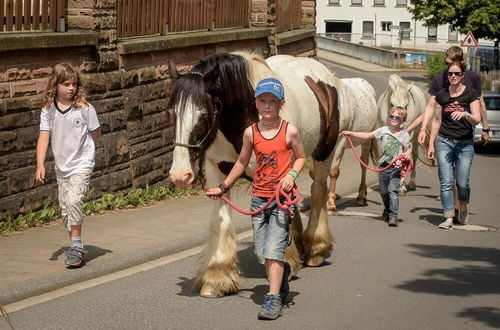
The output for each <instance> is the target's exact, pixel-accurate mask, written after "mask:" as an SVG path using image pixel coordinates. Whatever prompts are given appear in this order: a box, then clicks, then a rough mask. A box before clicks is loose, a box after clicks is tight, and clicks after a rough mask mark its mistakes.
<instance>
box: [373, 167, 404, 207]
mask: <svg viewBox="0 0 500 330" xmlns="http://www.w3.org/2000/svg"><path fill="white" fill-rule="evenodd" d="M387 165H388V163H383V164H380V167H386V166H387ZM400 182H401V169H400V168H397V167H395V166H391V167H389V168H388V169H387V170H385V171H383V172H380V175H379V177H378V185H379V189H380V197H382V202H383V203H384V208H385V209H386V210H389V217H397V216H398V211H399V184H400Z"/></svg>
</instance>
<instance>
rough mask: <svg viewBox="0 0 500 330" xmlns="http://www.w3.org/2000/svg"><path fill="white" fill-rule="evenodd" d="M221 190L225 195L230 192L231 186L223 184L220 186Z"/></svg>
mask: <svg viewBox="0 0 500 330" xmlns="http://www.w3.org/2000/svg"><path fill="white" fill-rule="evenodd" d="M218 187H219V189H220V190H221V191H222V193H223V194H225V193H226V192H227V191H228V190H229V186H228V185H227V184H225V183H224V181H223V182H221V183H220V184H219V186H218Z"/></svg>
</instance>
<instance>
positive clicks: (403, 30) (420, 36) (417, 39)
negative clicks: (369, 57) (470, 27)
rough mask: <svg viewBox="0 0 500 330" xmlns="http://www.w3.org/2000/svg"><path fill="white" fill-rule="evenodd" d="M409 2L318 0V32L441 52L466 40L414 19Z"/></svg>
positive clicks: (371, 43) (450, 30)
mask: <svg viewBox="0 0 500 330" xmlns="http://www.w3.org/2000/svg"><path fill="white" fill-rule="evenodd" d="M408 5H409V0H317V1H316V29H317V33H318V34H322V35H324V34H326V35H327V36H333V37H335V38H339V39H343V40H347V41H351V42H353V43H360V44H361V43H362V44H363V45H366V46H378V47H381V46H392V47H402V48H412V49H421V50H439V51H444V50H446V49H448V48H449V47H450V46H452V45H460V43H461V42H462V41H463V40H464V38H465V35H462V34H460V33H458V32H457V31H456V30H454V29H453V28H451V27H450V26H448V25H439V26H437V27H436V26H429V27H426V26H423V22H422V21H415V20H413V19H412V15H411V14H410V12H409V11H408ZM400 36H402V38H400ZM478 42H479V44H481V45H491V44H492V42H491V41H487V40H483V39H480V40H478ZM464 51H466V50H465V49H464Z"/></svg>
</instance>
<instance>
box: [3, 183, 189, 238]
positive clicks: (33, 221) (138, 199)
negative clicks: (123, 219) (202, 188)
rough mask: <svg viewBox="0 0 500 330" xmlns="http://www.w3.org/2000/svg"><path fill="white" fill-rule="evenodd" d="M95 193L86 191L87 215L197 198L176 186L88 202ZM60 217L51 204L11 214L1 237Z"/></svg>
mask: <svg viewBox="0 0 500 330" xmlns="http://www.w3.org/2000/svg"><path fill="white" fill-rule="evenodd" d="M93 193H94V189H93V188H90V189H89V191H88V192H87V195H86V199H87V201H86V202H84V204H83V212H84V214H85V215H91V214H95V213H101V214H102V213H104V212H105V211H106V210H118V209H124V208H134V207H138V206H144V205H150V204H152V203H154V202H157V201H160V200H164V199H169V198H182V197H186V196H195V195H198V193H199V191H198V190H196V189H177V188H174V187H153V186H149V185H146V186H145V187H139V188H134V189H132V190H129V191H128V192H127V193H126V194H116V195H113V194H108V193H104V194H102V196H101V197H100V198H98V199H95V200H88V199H89V198H90V196H92V195H93ZM58 217H60V211H59V208H58V207H57V208H56V207H55V206H52V205H45V206H44V207H43V209H41V210H39V211H36V212H33V211H31V210H30V211H28V212H27V213H24V214H19V215H18V216H17V217H14V216H12V215H10V214H8V215H7V216H6V217H5V219H1V220H0V235H3V234H6V233H8V232H13V231H21V230H25V229H28V228H30V227H38V226H42V225H44V224H47V223H50V222H52V221H54V220H56V219H57V218H58Z"/></svg>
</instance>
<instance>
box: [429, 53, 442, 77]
mask: <svg viewBox="0 0 500 330" xmlns="http://www.w3.org/2000/svg"><path fill="white" fill-rule="evenodd" d="M445 59H446V55H445V54H439V55H431V56H430V57H429V62H428V64H427V82H429V83H430V82H431V81H432V78H434V76H435V75H437V74H438V73H441V72H443V71H445V70H446V64H445V63H444V60H445Z"/></svg>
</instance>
